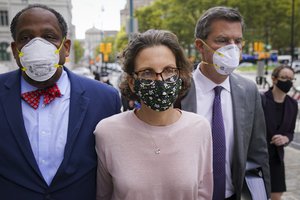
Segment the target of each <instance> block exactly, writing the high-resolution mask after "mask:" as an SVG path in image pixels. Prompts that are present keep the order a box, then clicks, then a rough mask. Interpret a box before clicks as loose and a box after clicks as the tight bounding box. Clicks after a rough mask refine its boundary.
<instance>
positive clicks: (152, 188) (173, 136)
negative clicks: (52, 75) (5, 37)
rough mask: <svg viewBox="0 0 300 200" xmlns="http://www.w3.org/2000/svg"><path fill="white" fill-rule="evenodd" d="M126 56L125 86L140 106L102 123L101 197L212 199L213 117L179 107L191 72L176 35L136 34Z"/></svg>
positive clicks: (98, 140)
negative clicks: (175, 105)
mask: <svg viewBox="0 0 300 200" xmlns="http://www.w3.org/2000/svg"><path fill="white" fill-rule="evenodd" d="M121 59H122V61H123V70H124V72H125V79H124V80H123V82H122V83H121V85H120V90H121V93H122V95H124V96H126V97H128V98H129V99H136V100H138V101H140V103H141V108H140V109H135V110H132V111H126V112H123V113H120V114H117V115H114V116H112V117H109V118H106V119H104V120H102V121H101V122H99V124H98V125H97V127H96V130H95V136H96V150H97V154H98V171H97V199H98V200H106V199H107V200H111V199H112V200H125V199H126V200H127V199H128V200H138V199H139V200H199V199H207V200H210V199H211V198H212V190H213V178H212V177H213V176H212V139H211V128H210V125H209V122H208V121H207V120H206V119H205V118H204V117H201V116H200V115H197V114H193V113H190V112H185V111H182V110H179V109H175V108H173V103H174V102H175V100H176V98H177V97H178V96H181V95H184V93H185V92H186V90H187V89H188V88H189V86H190V81H191V71H192V66H191V64H190V63H189V61H188V60H187V58H186V57H185V55H184V52H183V50H182V48H181V47H180V45H179V43H178V39H177V37H176V36H175V35H174V34H173V33H171V32H169V31H163V30H148V31H146V32H144V33H142V34H137V35H135V36H134V38H133V39H132V40H131V41H130V43H129V45H128V46H127V48H126V49H125V50H124V51H123V53H122V55H121Z"/></svg>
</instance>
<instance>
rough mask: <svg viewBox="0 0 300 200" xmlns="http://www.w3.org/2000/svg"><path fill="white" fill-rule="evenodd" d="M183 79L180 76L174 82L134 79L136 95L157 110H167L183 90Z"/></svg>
mask: <svg viewBox="0 0 300 200" xmlns="http://www.w3.org/2000/svg"><path fill="white" fill-rule="evenodd" d="M181 84H182V80H181V79H180V78H179V79H178V80H177V81H176V82H174V83H166V82H165V81H161V80H145V79H135V80H134V91H135V93H136V95H137V96H138V97H139V98H140V99H141V100H142V101H143V102H144V104H145V105H147V106H148V107H149V108H151V109H152V110H155V111H165V110H167V109H168V108H170V106H171V105H172V104H173V103H174V102H175V100H176V98H177V97H178V93H179V91H180V90H181Z"/></svg>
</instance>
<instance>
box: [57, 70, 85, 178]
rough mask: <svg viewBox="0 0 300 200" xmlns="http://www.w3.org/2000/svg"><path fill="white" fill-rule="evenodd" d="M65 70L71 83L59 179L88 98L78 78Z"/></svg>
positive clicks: (80, 126)
mask: <svg viewBox="0 0 300 200" xmlns="http://www.w3.org/2000/svg"><path fill="white" fill-rule="evenodd" d="M65 70H66V72H67V73H68V76H69V79H70V82H71V96H70V111H69V124H68V135H67V143H66V146H65V152H64V159H63V162H62V164H61V165H60V167H59V169H58V171H57V174H56V176H55V177H59V174H60V173H62V172H63V170H64V169H65V167H66V166H67V164H68V160H69V158H70V155H71V152H72V149H73V147H74V145H75V141H76V138H77V136H78V133H79V130H80V129H81V128H82V123H83V120H84V118H85V115H86V111H87V108H88V104H89V98H88V97H86V96H84V93H85V88H84V87H83V86H82V85H81V84H80V81H79V80H78V78H77V77H75V76H74V75H73V74H72V73H71V72H70V71H69V70H68V69H66V68H65ZM53 181H54V179H53Z"/></svg>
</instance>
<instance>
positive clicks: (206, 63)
mask: <svg viewBox="0 0 300 200" xmlns="http://www.w3.org/2000/svg"><path fill="white" fill-rule="evenodd" d="M202 63H203V64H205V65H212V66H215V67H217V68H218V69H220V67H219V65H217V64H214V63H208V62H205V61H201V62H200V65H201V64H202Z"/></svg>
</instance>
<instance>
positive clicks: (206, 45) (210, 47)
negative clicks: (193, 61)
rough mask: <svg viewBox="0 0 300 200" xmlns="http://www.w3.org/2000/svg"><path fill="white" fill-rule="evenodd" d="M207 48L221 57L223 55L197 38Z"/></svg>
mask: <svg viewBox="0 0 300 200" xmlns="http://www.w3.org/2000/svg"><path fill="white" fill-rule="evenodd" d="M198 39H199V40H200V41H201V42H202V43H203V44H204V45H205V46H206V47H207V48H208V49H209V50H211V51H212V52H214V53H216V54H218V55H219V56H221V57H224V55H223V54H222V53H220V52H218V51H215V50H213V49H212V48H211V47H210V46H208V44H206V42H204V41H203V40H202V39H201V38H198Z"/></svg>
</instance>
